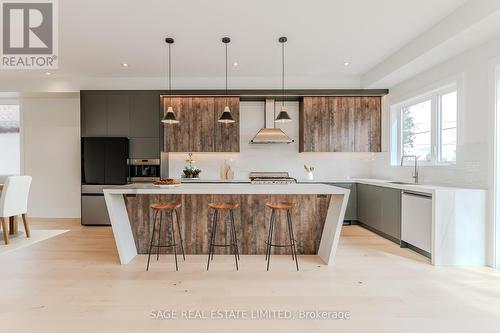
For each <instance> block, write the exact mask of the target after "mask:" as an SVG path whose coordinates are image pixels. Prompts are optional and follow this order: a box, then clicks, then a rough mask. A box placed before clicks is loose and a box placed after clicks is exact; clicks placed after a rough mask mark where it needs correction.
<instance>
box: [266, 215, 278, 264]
mask: <svg viewBox="0 0 500 333" xmlns="http://www.w3.org/2000/svg"><path fill="white" fill-rule="evenodd" d="M275 221H276V214H275V213H274V210H273V214H272V219H271V225H270V228H271V230H270V232H269V255H268V257H267V270H268V271H269V264H270V263H271V247H272V245H271V244H272V243H273V232H274V223H275Z"/></svg>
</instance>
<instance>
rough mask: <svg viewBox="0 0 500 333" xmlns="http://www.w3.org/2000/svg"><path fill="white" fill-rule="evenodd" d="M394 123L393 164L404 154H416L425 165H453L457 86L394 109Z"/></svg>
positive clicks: (455, 136) (455, 148)
mask: <svg viewBox="0 0 500 333" xmlns="http://www.w3.org/2000/svg"><path fill="white" fill-rule="evenodd" d="M392 110H393V114H394V116H393V120H394V121H395V122H396V123H397V124H396V125H397V126H393V128H397V133H395V134H396V135H395V137H396V138H397V140H396V141H394V140H393V147H392V148H393V151H397V154H393V159H392V164H393V165H398V164H399V163H400V161H401V157H402V156H403V155H415V156H417V158H418V160H419V161H420V162H423V163H424V164H436V165H438V164H454V163H455V162H456V159H457V158H456V150H457V110H458V96H457V89H456V87H454V86H453V87H448V88H446V89H439V90H437V91H434V92H432V93H429V94H427V95H424V96H421V97H419V98H415V99H412V100H409V101H406V102H404V103H401V104H398V105H396V106H393V108H392Z"/></svg>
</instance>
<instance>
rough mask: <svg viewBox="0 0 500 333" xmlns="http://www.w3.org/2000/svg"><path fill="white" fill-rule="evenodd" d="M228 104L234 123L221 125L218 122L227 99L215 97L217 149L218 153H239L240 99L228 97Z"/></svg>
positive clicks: (215, 149)
mask: <svg viewBox="0 0 500 333" xmlns="http://www.w3.org/2000/svg"><path fill="white" fill-rule="evenodd" d="M227 103H228V104H229V108H230V109H231V113H232V116H233V119H234V120H235V122H234V123H229V124H225V123H219V122H218V120H219V118H220V116H221V115H222V112H223V111H224V107H225V106H226V98H225V97H215V98H214V104H215V112H214V116H215V118H214V124H215V148H214V151H216V152H239V151H240V99H239V98H238V97H228V98H227Z"/></svg>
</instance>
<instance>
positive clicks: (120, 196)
mask: <svg viewBox="0 0 500 333" xmlns="http://www.w3.org/2000/svg"><path fill="white" fill-rule="evenodd" d="M349 192H350V191H349V190H348V189H344V188H340V187H336V186H331V185H325V184H286V185H265V184H182V185H180V186H178V187H173V188H158V187H155V186H153V185H149V184H133V185H125V186H120V187H113V188H105V189H104V197H105V199H106V205H107V208H108V213H109V218H110V220H111V226H112V228H113V235H114V237H115V241H116V247H117V249H118V254H119V256H120V262H121V264H123V265H125V264H128V263H129V262H130V261H131V260H132V259H134V257H135V256H137V248H136V245H135V242H134V236H133V234H132V228H131V225H130V221H129V217H128V213H127V208H126V205H125V199H124V195H127V194H152V195H155V194H299V195H300V194H326V195H331V199H330V205H329V207H328V212H327V216H326V220H325V224H324V227H323V234H322V236H321V242H320V246H319V250H318V255H319V257H320V258H321V259H322V260H323V261H324V262H325V263H326V264H327V265H331V264H333V262H334V259H335V253H336V250H337V246H338V243H339V238H340V231H341V229H342V223H343V221H344V215H345V210H346V207H347V201H348V199H349Z"/></svg>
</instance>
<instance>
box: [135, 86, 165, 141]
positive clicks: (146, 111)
mask: <svg viewBox="0 0 500 333" xmlns="http://www.w3.org/2000/svg"><path fill="white" fill-rule="evenodd" d="M159 107H160V97H159V96H158V94H149V95H132V96H130V137H131V138H158V137H159V135H160V126H159V125H160V120H161V119H160V109H159Z"/></svg>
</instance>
